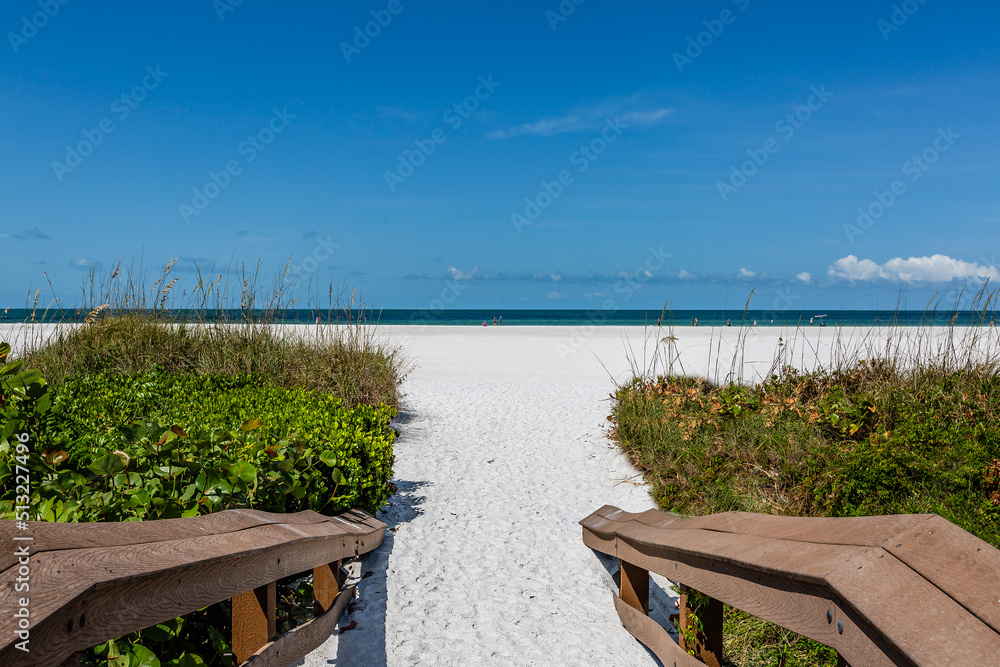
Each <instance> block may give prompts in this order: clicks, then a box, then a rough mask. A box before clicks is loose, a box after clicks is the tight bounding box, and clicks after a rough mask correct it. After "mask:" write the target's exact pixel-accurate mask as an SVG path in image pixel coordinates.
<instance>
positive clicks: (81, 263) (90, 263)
mask: <svg viewBox="0 0 1000 667" xmlns="http://www.w3.org/2000/svg"><path fill="white" fill-rule="evenodd" d="M71 263H72V265H73V266H75V267H78V268H81V269H91V268H100V266H101V263H100V262H98V261H97V260H96V259H85V258H80V259H74V260H73V261H72V262H71Z"/></svg>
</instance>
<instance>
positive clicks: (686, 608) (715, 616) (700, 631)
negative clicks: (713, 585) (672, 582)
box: [678, 586, 722, 667]
mask: <svg viewBox="0 0 1000 667" xmlns="http://www.w3.org/2000/svg"><path fill="white" fill-rule="evenodd" d="M678 589H679V590H680V592H681V600H680V624H679V626H680V627H679V630H680V632H679V633H678V634H679V637H678V640H679V643H680V646H681V648H682V649H684V650H685V651H688V650H689V649H690V650H693V651H694V657H696V658H698V659H699V660H701V661H702V662H704V663H705V664H706V665H708V666H709V667H722V603H721V602H720V601H718V600H716V599H714V598H710V597H708V596H707V595H703V594H701V593H698V592H697V591H695V590H694V589H692V588H688V587H687V586H679V587H678ZM692 593H697V597H700V598H702V599H703V600H704V599H707V600H708V603H707V604H704V603H703V604H702V606H701V608H700V609H698V610H697V613H696V614H695V613H694V612H695V609H694V607H693V605H691V604H690V599H691V598H693V597H695V596H694V595H692ZM695 615H696V616H697V618H698V622H695V620H694V618H692V616H695ZM691 637H693V638H694V642H693V645H692V644H691V642H690V641H689V639H690V638H691Z"/></svg>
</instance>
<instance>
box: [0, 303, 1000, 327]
mask: <svg viewBox="0 0 1000 667" xmlns="http://www.w3.org/2000/svg"><path fill="white" fill-rule="evenodd" d="M86 315H87V313H86V312H84V311H74V310H57V311H49V312H48V313H46V314H45V315H44V316H43V315H42V313H41V312H39V313H37V314H36V319H37V320H38V321H45V322H81V321H83V319H84V318H85V317H86ZM168 315H169V316H170V317H173V318H177V319H183V320H195V319H199V314H198V313H196V312H194V311H189V310H188V311H170V312H168ZM263 315H264V313H262V312H260V311H251V313H250V314H249V316H250V317H252V318H254V319H257V318H259V317H262V316H263ZM661 315H662V318H663V319H662V322H661V325H663V326H691V324H692V322H693V320H694V319H695V318H697V320H698V326H701V327H722V326H726V325H727V323H731V325H732V326H734V327H735V326H741V325H743V326H749V325H752V324H753V323H754V322H756V324H757V326H764V327H767V326H781V327H784V326H810V319H812V325H813V326H841V327H858V326H862V327H867V326H875V325H879V326H887V325H888V326H903V327H911V326H927V325H932V324H933V325H937V326H946V325H949V324H955V325H957V326H976V325H978V326H986V325H988V324H989V323H990V320H991V319H993V318H998V319H1000V314H994V313H992V312H987V313H985V314H984V313H983V312H976V311H944V310H939V311H937V312H928V311H919V310H905V311H891V310H826V311H814V310H782V311H764V310H748V311H743V310H674V311H668V312H666V313H662V311H660V310H600V309H595V310H440V311H429V310H415V309H387V310H382V311H355V312H353V313H351V314H350V315H348V314H346V313H345V312H343V311H333V312H327V311H317V310H288V311H285V313H284V314H283V317H282V318H281V321H283V322H285V323H288V324H312V323H314V322H315V321H316V318H317V317H320V319H321V320H322V321H324V322H345V321H347V320H348V319H356V318H359V317H360V318H362V319H365V320H367V321H369V322H377V323H379V324H383V325H406V324H413V325H446V326H482V324H483V322H486V324H487V325H489V326H492V325H493V318H497V319H498V321H499V318H501V317H502V318H503V325H504V326H520V327H524V326H529V327H530V326H570V327H573V326H612V327H615V326H647V325H655V324H656V323H657V321H658V320H659V319H660V318H661ZM201 317H203V318H204V319H209V320H215V319H225V320H229V321H242V320H243V319H244V318H245V317H246V316H245V315H244V314H243V313H242V312H241V311H240V310H227V311H221V312H220V311H214V310H213V311H208V312H205V313H202V314H201ZM30 319H31V312H30V311H28V310H25V309H14V308H11V309H9V310H8V311H6V312H4V313H3V314H2V315H0V323H17V322H25V321H30Z"/></svg>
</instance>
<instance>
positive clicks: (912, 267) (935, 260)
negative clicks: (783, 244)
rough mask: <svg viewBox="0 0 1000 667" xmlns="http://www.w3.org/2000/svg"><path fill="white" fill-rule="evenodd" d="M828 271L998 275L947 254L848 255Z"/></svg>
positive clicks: (878, 275)
mask: <svg viewBox="0 0 1000 667" xmlns="http://www.w3.org/2000/svg"><path fill="white" fill-rule="evenodd" d="M827 273H828V274H829V275H830V277H831V278H840V279H844V280H851V281H855V280H860V281H865V282H874V281H877V280H887V281H892V282H948V281H950V280H956V279H958V280H986V279H987V278H989V279H994V280H995V279H997V278H1000V269H997V267H995V266H985V265H982V264H977V263H975V262H965V261H962V260H960V259H953V258H951V257H948V256H947V255H931V256H930V257H910V258H909V259H903V258H902V257H896V258H895V259H890V260H889V261H887V262H885V263H884V264H878V263H876V262H873V261H872V260H870V259H860V260H859V259H858V258H857V257H855V256H854V255H848V256H847V257H843V258H841V259H838V260H837V261H836V262H834V263H833V264H832V265H831V266H830V268H829V269H828V270H827Z"/></svg>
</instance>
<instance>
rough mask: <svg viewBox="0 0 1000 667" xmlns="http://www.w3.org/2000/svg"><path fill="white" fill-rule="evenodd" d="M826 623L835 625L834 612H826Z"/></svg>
mask: <svg viewBox="0 0 1000 667" xmlns="http://www.w3.org/2000/svg"><path fill="white" fill-rule="evenodd" d="M826 622H827V623H833V612H831V611H830V610H829V609H827V610H826Z"/></svg>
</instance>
